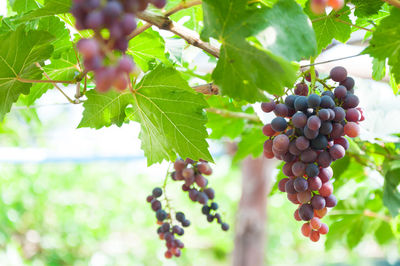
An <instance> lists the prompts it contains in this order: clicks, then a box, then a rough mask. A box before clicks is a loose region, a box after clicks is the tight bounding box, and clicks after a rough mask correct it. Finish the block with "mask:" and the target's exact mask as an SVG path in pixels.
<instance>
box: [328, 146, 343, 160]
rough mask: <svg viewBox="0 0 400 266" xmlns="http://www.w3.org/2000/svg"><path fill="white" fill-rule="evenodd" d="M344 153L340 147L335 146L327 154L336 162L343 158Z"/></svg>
mask: <svg viewBox="0 0 400 266" xmlns="http://www.w3.org/2000/svg"><path fill="white" fill-rule="evenodd" d="M345 153H346V151H345V149H344V148H343V146H342V145H339V144H335V145H333V146H332V147H331V148H330V149H329V154H330V155H331V157H332V159H334V160H337V159H341V158H343V157H344V155H345Z"/></svg>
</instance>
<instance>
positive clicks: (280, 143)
mask: <svg viewBox="0 0 400 266" xmlns="http://www.w3.org/2000/svg"><path fill="white" fill-rule="evenodd" d="M289 143H290V141H289V138H288V136H286V135H282V134H281V135H278V136H276V137H275V138H274V140H273V146H272V147H273V148H275V149H277V150H279V151H285V153H286V151H287V150H288V149H289Z"/></svg>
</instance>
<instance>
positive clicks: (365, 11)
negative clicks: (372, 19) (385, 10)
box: [351, 0, 384, 17]
mask: <svg viewBox="0 0 400 266" xmlns="http://www.w3.org/2000/svg"><path fill="white" fill-rule="evenodd" d="M351 3H352V4H354V5H355V6H356V9H355V11H354V14H355V15H356V16H357V17H369V16H371V15H374V14H377V13H378V12H379V10H380V8H381V7H382V5H383V4H384V3H383V1H380V0H351Z"/></svg>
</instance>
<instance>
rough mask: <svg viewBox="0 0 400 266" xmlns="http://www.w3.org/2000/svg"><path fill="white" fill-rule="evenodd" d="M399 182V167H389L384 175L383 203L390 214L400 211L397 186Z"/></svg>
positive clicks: (399, 196)
mask: <svg viewBox="0 0 400 266" xmlns="http://www.w3.org/2000/svg"><path fill="white" fill-rule="evenodd" d="M397 167H398V166H397ZM399 184H400V168H395V169H390V170H389V171H388V172H387V173H386V175H385V184H384V185H383V203H384V204H385V206H386V207H387V208H388V209H389V211H390V213H391V214H392V216H397V215H398V214H399V211H400V192H399V190H398V188H397V187H398V185H399Z"/></svg>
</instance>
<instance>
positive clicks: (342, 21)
mask: <svg viewBox="0 0 400 266" xmlns="http://www.w3.org/2000/svg"><path fill="white" fill-rule="evenodd" d="M335 20H336V21H337V22H340V23H343V24H347V25H350V26H351V27H354V28H357V29H360V30H365V31H369V32H374V31H373V30H371V29H368V28H364V27H361V26H358V25H355V24H353V23H350V22H347V21H344V20H341V19H339V18H335Z"/></svg>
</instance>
